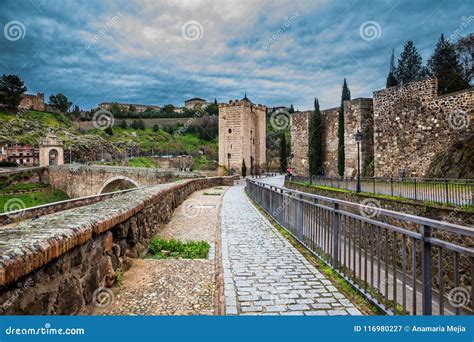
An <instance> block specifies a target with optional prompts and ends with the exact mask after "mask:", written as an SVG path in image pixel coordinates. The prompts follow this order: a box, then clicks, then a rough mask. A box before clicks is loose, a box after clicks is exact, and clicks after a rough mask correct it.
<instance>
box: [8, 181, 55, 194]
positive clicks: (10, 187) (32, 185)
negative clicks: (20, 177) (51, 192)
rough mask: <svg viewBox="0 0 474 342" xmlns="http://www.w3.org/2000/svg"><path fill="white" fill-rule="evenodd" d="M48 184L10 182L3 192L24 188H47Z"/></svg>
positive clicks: (22, 189)
mask: <svg viewBox="0 0 474 342" xmlns="http://www.w3.org/2000/svg"><path fill="white" fill-rule="evenodd" d="M47 187H48V184H44V183H17V184H10V185H8V186H6V187H5V188H3V189H2V190H1V191H2V192H15V191H24V190H37V189H44V188H47Z"/></svg>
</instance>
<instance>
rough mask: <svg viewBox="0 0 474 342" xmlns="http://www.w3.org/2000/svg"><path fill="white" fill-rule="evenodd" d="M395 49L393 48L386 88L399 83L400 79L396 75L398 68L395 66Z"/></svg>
mask: <svg viewBox="0 0 474 342" xmlns="http://www.w3.org/2000/svg"><path fill="white" fill-rule="evenodd" d="M394 53H395V51H394V50H392V56H391V57H390V69H389V71H388V76H387V86H386V88H390V87H395V86H397V85H398V80H397V78H396V77H395V73H396V71H397V70H396V68H395V56H394Z"/></svg>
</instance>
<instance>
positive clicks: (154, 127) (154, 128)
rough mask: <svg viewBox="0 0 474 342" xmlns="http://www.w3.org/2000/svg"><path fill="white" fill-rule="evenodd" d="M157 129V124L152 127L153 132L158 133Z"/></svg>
mask: <svg viewBox="0 0 474 342" xmlns="http://www.w3.org/2000/svg"><path fill="white" fill-rule="evenodd" d="M159 129H160V127H158V124H154V125H153V132H158V130H159Z"/></svg>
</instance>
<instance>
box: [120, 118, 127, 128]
mask: <svg viewBox="0 0 474 342" xmlns="http://www.w3.org/2000/svg"><path fill="white" fill-rule="evenodd" d="M119 127H120V128H122V129H127V128H128V125H127V121H126V120H125V119H123V120H120V122H119Z"/></svg>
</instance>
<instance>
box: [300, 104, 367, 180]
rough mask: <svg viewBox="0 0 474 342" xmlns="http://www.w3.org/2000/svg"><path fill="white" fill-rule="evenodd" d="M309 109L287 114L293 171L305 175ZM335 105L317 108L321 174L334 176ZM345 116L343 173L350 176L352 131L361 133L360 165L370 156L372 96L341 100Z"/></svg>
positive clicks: (353, 154)
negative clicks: (319, 117)
mask: <svg viewBox="0 0 474 342" xmlns="http://www.w3.org/2000/svg"><path fill="white" fill-rule="evenodd" d="M310 114H311V111H306V112H297V113H294V114H292V115H291V151H292V153H293V154H294V156H293V167H294V168H295V174H296V175H299V176H308V175H309V164H308V133H309V132H308V127H309V116H310ZM338 118H339V107H335V108H330V109H325V110H322V111H321V119H322V123H323V139H322V140H323V165H324V174H325V175H326V176H329V177H337V176H338V170H337V154H338V145H339V139H338V137H337V130H338V127H339V119H338ZM344 118H345V122H344V124H345V136H344V138H345V144H344V148H345V155H346V160H345V176H346V177H354V176H355V175H356V171H357V145H356V142H355V137H354V134H355V132H356V131H357V129H360V130H361V132H362V134H363V141H362V143H361V152H360V155H361V166H362V167H363V166H364V165H365V164H367V163H369V162H370V160H371V159H372V158H373V157H372V156H373V126H372V121H373V109H372V99H364V98H359V99H354V100H350V101H346V102H344Z"/></svg>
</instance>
